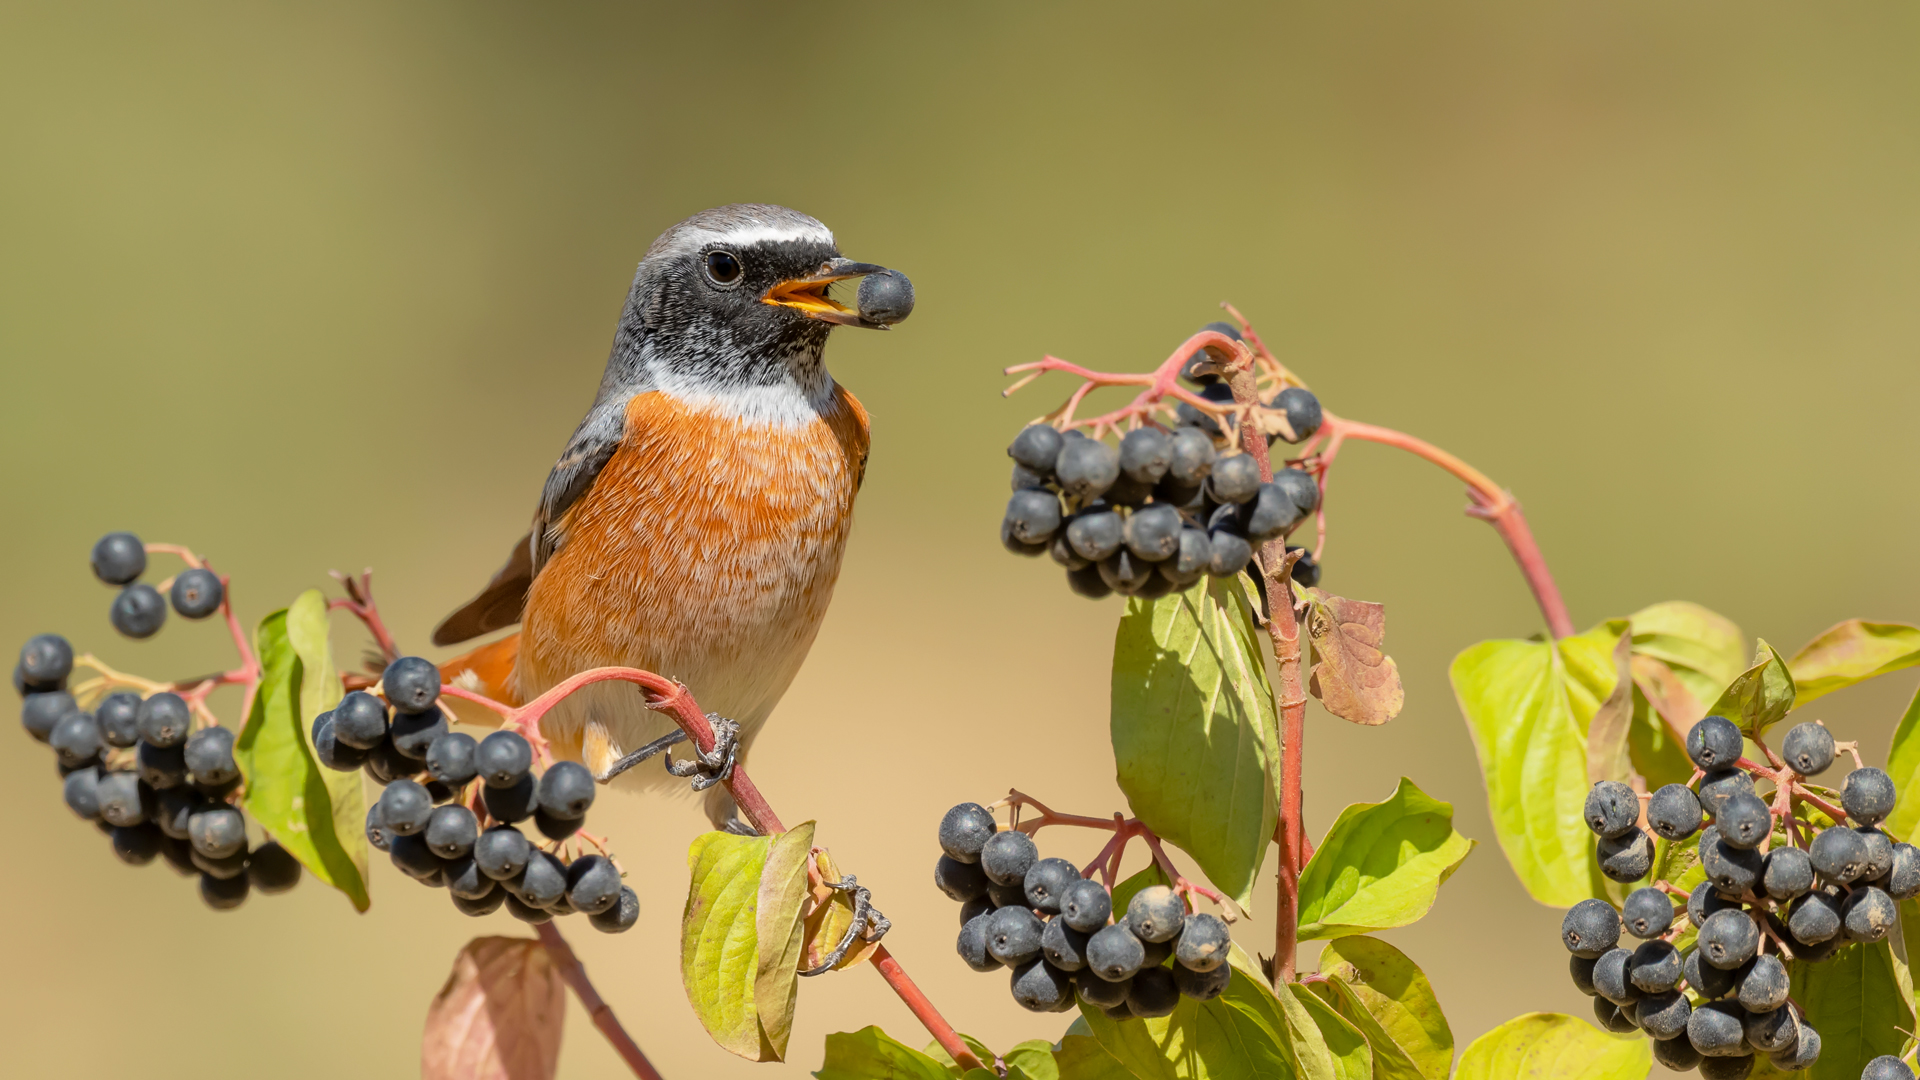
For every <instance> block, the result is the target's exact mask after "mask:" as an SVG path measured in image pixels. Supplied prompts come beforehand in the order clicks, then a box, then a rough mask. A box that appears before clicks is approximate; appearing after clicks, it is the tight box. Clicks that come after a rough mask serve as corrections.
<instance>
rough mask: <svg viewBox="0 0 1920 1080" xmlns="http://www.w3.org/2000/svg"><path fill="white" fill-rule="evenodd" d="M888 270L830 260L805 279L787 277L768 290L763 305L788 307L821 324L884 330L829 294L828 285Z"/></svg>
mask: <svg viewBox="0 0 1920 1080" xmlns="http://www.w3.org/2000/svg"><path fill="white" fill-rule="evenodd" d="M885 269H886V267H884V266H880V265H878V264H875V263H863V262H854V261H853V260H852V259H828V260H827V261H826V262H824V263H821V264H820V269H819V270H818V271H816V272H815V273H812V274H808V275H807V276H806V277H798V278H788V279H787V280H785V281H782V282H780V283H779V284H778V285H775V286H774V287H773V288H771V289H768V290H767V295H765V296H763V297H761V298H760V302H761V303H763V304H774V305H776V306H778V307H788V308H792V309H794V310H795V311H798V312H800V313H801V314H802V315H805V316H806V317H807V318H809V319H819V320H820V321H821V322H830V323H837V324H838V325H841V326H860V327H865V328H866V329H869V330H884V329H886V327H885V326H884V324H881V323H876V322H869V321H867V320H866V319H863V318H861V317H860V313H859V312H857V311H855V310H853V309H852V308H850V307H848V306H846V305H845V304H842V303H840V302H839V301H838V300H835V299H833V298H832V297H830V296H828V295H827V286H829V285H831V284H833V283H834V282H836V281H845V280H847V279H848V278H857V277H860V276H861V275H863V274H876V273H879V272H880V271H882V270H885Z"/></svg>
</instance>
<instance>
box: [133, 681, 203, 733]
mask: <svg viewBox="0 0 1920 1080" xmlns="http://www.w3.org/2000/svg"><path fill="white" fill-rule="evenodd" d="M134 725H135V727H136V728H137V729H138V730H139V732H140V740H141V741H142V742H144V743H147V744H149V745H151V746H179V745H181V744H183V743H185V742H186V741H187V736H188V735H189V734H190V733H191V732H192V731H193V710H191V709H189V708H187V702H186V699H185V698H183V697H181V696H180V695H179V694H175V693H171V692H169V691H164V690H163V691H161V692H160V693H158V694H155V695H153V696H152V697H150V698H148V699H147V700H145V701H143V702H141V703H140V707H139V709H138V711H137V713H136V715H135V717H134Z"/></svg>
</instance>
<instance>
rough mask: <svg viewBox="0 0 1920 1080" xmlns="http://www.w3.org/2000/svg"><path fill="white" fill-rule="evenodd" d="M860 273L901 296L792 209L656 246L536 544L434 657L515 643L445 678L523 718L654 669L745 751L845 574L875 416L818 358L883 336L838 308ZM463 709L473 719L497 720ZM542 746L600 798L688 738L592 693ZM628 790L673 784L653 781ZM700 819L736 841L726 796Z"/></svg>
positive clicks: (667, 237)
mask: <svg viewBox="0 0 1920 1080" xmlns="http://www.w3.org/2000/svg"><path fill="white" fill-rule="evenodd" d="M866 274H876V275H880V274H886V275H890V276H898V275H897V274H896V272H892V271H887V270H886V268H884V267H880V266H875V265H872V264H868V263H857V262H853V261H851V260H849V259H844V258H842V257H841V256H840V252H839V250H838V248H837V247H836V246H835V244H834V239H833V234H832V233H831V232H830V231H828V229H827V227H826V226H824V225H822V224H821V223H820V222H818V221H816V220H814V219H813V218H811V217H808V216H807V215H805V214H801V213H798V212H796V211H793V210H789V209H787V208H785V207H780V206H765V205H752V204H742V205H735V206H723V207H720V208H718V209H714V210H707V211H703V212H702V213H698V214H695V215H694V216H692V217H690V218H688V219H686V220H685V221H682V222H680V223H679V224H678V225H675V226H673V227H672V228H670V229H668V230H667V231H666V232H665V233H662V234H661V236H660V238H659V239H657V240H655V241H654V242H653V246H652V247H650V248H648V249H647V253H646V257H645V258H643V259H641V260H640V268H639V271H638V272H637V273H636V274H635V275H634V279H633V288H632V289H631V291H630V292H629V293H628V294H627V302H626V306H625V308H624V310H622V312H621V314H620V322H619V326H618V328H617V329H616V331H615V333H614V339H613V350H612V353H611V355H609V356H608V358H607V369H606V374H605V375H604V376H602V378H601V380H600V391H599V393H598V394H597V395H596V396H595V397H594V400H593V407H592V408H591V409H589V410H588V411H587V416H586V419H584V420H582V421H581V422H580V426H579V427H578V428H577V429H576V430H575V431H574V433H573V437H572V438H571V439H569V440H568V442H567V446H566V449H565V450H564V451H562V453H561V454H560V460H559V461H558V462H557V463H556V464H555V465H554V467H553V471H552V473H550V474H549V475H548V477H547V482H546V486H545V488H544V490H542V492H541V494H540V502H539V507H538V508H537V509H536V510H535V511H534V515H533V526H532V528H531V530H530V531H529V532H528V535H527V536H526V537H525V538H524V539H522V540H521V541H520V542H519V543H518V544H516V545H515V546H514V549H513V554H512V556H511V557H510V558H509V559H508V561H507V565H506V566H505V567H504V568H502V569H501V570H500V571H499V573H497V574H495V575H494V578H493V580H492V581H491V582H489V583H488V585H487V587H486V588H485V589H483V590H482V591H481V592H480V594H479V595H478V596H476V597H474V598H473V599H472V600H471V601H469V602H468V603H467V604H466V605H465V606H463V607H461V608H460V609H459V610H458V611H455V612H454V613H453V614H452V615H450V616H448V617H447V619H446V620H445V621H444V622H442V623H441V624H440V626H439V627H438V628H437V629H436V630H435V631H434V635H433V642H434V644H436V645H452V644H456V643H458V642H462V641H466V640H469V639H471V638H475V637H478V636H480V635H482V634H486V633H489V632H492V631H495V630H501V629H504V628H506V627H509V626H512V625H513V624H515V623H518V624H520V629H519V631H518V632H517V633H515V634H513V635H511V636H508V637H505V638H502V639H500V640H498V641H495V642H492V643H490V644H487V645H482V646H480V647H479V648H477V649H474V650H473V651H472V652H469V653H467V654H465V655H464V656H461V657H458V658H457V659H454V660H452V661H449V662H447V663H446V664H443V665H442V673H443V677H444V678H445V679H446V681H448V682H450V683H453V684H455V685H460V686H464V687H467V688H469V689H472V690H475V691H477V692H480V693H484V694H487V695H488V696H491V697H494V698H496V699H499V700H504V701H507V702H510V703H520V702H525V701H528V700H531V699H532V698H534V697H536V696H538V695H539V694H540V693H541V692H543V691H545V690H547V689H549V688H551V687H552V686H553V685H555V684H556V683H559V682H560V681H562V680H564V679H566V678H567V677H568V676H570V675H574V674H576V673H578V672H581V671H585V670H587V669H589V668H595V667H604V666H625V667H639V668H645V669H647V670H649V671H654V672H657V673H659V674H662V675H666V676H669V677H671V678H675V679H678V680H680V681H681V682H683V683H685V684H686V685H687V686H688V687H689V688H690V689H691V690H692V691H693V694H694V696H695V698H696V699H697V700H698V701H699V702H700V705H701V707H702V708H703V709H707V710H711V711H713V712H714V713H717V714H719V715H720V716H722V717H725V718H728V719H730V720H733V721H735V722H736V723H737V724H738V725H739V728H738V739H739V742H740V748H741V750H742V751H744V746H745V743H746V742H747V741H748V740H751V739H752V737H753V735H754V733H755V732H757V731H758V730H759V728H760V726H761V725H762V724H763V723H765V722H766V719H767V716H768V714H770V713H771V712H772V711H773V708H774V706H775V705H776V704H778V702H779V701H780V697H781V695H782V694H784V693H785V692H786V689H787V686H788V685H789V684H790V683H792V681H793V677H794V675H795V674H796V673H798V671H799V670H800V664H801V662H802V661H804V660H805V659H806V655H807V650H808V649H809V648H810V647H811V646H812V645H813V639H814V635H815V634H816V633H817V632H818V631H819V629H820V622H821V619H822V618H823V617H824V616H825V614H826V610H827V602H828V600H830V599H831V598H832V596H833V586H834V582H835V580H836V579H837V578H838V577H839V575H840V557H841V554H842V552H843V551H844V549H845V547H846V542H847V532H848V529H849V527H850V525H851V522H852V513H853V499H854V495H855V494H856V493H858V492H859V490H860V482H861V480H862V478H863V476H864V474H865V472H866V464H867V445H868V439H867V413H866V410H865V409H863V408H861V406H860V403H859V402H858V401H857V400H855V399H854V396H853V395H852V394H850V393H848V392H847V391H846V390H845V389H843V388H842V387H840V386H839V385H838V384H836V383H835V382H834V381H833V377H832V376H831V375H829V374H828V373H827V369H826V365H825V363H824V362H823V360H822V352H823V350H824V349H825V346H826V343H827V334H828V332H829V331H831V330H832V329H833V328H834V327H835V326H864V327H869V328H879V329H884V328H885V323H883V322H876V321H874V319H869V318H863V317H862V316H861V315H860V313H859V312H858V311H855V310H852V309H849V308H848V307H846V306H845V305H843V304H841V303H839V302H838V301H836V300H834V299H833V298H831V297H830V296H829V295H828V287H829V286H830V285H832V284H833V283H834V282H837V281H842V280H845V279H848V278H854V277H859V276H862V275H866ZM902 280H904V279H902ZM909 288H910V286H909ZM909 295H910V293H909ZM908 303H909V305H910V303H911V301H910V300H909V301H908ZM877 317H878V318H884V319H886V320H888V321H897V319H898V318H904V317H905V316H904V313H903V312H901V311H899V310H897V307H889V308H888V309H886V310H885V311H884V312H883V313H881V314H880V315H878V316H877ZM471 710H472V707H471V706H468V709H467V710H463V711H462V714H461V715H462V719H469V718H471V719H473V720H475V721H478V722H483V723H484V722H488V721H489V719H490V717H488V716H485V715H481V714H479V713H477V712H473V711H471ZM542 728H543V731H544V733H545V734H546V736H547V738H548V739H549V740H551V741H552V743H553V746H554V749H555V752H556V753H557V754H560V755H563V756H567V757H573V758H577V759H578V760H579V761H581V762H582V763H583V764H585V765H586V766H587V768H588V769H589V770H591V771H592V772H593V774H594V775H595V776H596V777H598V778H599V779H601V780H602V781H605V780H608V779H610V778H611V776H612V774H613V773H615V772H616V771H618V770H621V769H623V768H625V767H626V765H630V764H631V762H630V761H626V760H624V759H628V758H629V756H630V755H632V754H633V752H634V751H635V750H637V749H639V748H641V747H643V746H645V745H646V744H648V743H650V742H652V741H653V740H655V739H658V738H660V737H662V736H665V735H668V734H670V733H672V732H674V731H675V730H676V729H675V728H674V726H673V724H672V722H671V721H669V720H667V719H665V718H664V717H662V716H660V715H658V714H656V713H654V712H651V711H649V710H648V709H647V708H645V706H644V698H643V696H642V694H641V692H640V690H639V689H638V688H637V687H634V686H632V685H630V684H625V683H600V684H596V685H594V686H590V687H587V688H585V689H584V690H582V691H581V692H579V693H577V694H574V695H573V696H571V697H569V698H568V699H566V700H565V701H564V702H562V703H561V704H560V705H558V706H556V707H555V708H554V710H553V711H552V712H550V713H548V714H547V716H546V718H545V720H544V721H543V724H542ZM623 775H624V776H626V777H640V778H642V782H643V783H646V784H649V785H659V784H663V783H668V782H671V781H672V777H671V776H670V775H669V774H668V773H667V772H666V771H665V770H662V769H635V770H632V771H628V772H624V773H623ZM680 783H684V781H681V782H680ZM707 812H708V816H709V817H711V818H712V819H713V820H714V823H715V825H716V826H719V827H728V826H729V825H730V824H731V825H733V826H734V827H738V823H737V822H734V821H733V813H734V807H733V805H732V801H731V799H730V798H727V797H726V792H725V789H724V788H723V787H715V788H712V790H711V791H710V792H709V795H708V801H707Z"/></svg>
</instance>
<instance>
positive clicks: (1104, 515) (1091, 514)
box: [1067, 507, 1126, 562]
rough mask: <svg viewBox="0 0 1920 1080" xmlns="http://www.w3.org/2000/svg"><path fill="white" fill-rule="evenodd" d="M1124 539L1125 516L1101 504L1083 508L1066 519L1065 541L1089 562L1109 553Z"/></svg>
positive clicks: (1103, 557)
mask: <svg viewBox="0 0 1920 1080" xmlns="http://www.w3.org/2000/svg"><path fill="white" fill-rule="evenodd" d="M1125 540H1126V519H1125V518H1122V517H1121V516H1120V515H1119V514H1118V513H1117V512H1115V511H1113V510H1108V509H1105V508H1104V507H1098V508H1093V509H1088V510H1083V511H1081V512H1080V513H1078V514H1075V515H1073V517H1072V518H1071V519H1069V520H1068V521H1067V543H1068V544H1069V545H1071V546H1072V548H1073V552H1074V554H1076V555H1078V556H1080V557H1081V558H1083V559H1086V560H1088V561H1090V562H1099V561H1100V560H1102V559H1105V558H1108V557H1110V556H1112V555H1113V554H1114V553H1115V552H1117V551H1119V550H1120V545H1121V544H1122V543H1124V542H1125Z"/></svg>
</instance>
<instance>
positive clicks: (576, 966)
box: [539, 922, 664, 1080]
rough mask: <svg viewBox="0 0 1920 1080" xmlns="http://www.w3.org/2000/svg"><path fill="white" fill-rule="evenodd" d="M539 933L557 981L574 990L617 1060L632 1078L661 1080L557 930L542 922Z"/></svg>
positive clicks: (551, 924) (582, 1006) (584, 966)
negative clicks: (559, 979) (558, 977)
mask: <svg viewBox="0 0 1920 1080" xmlns="http://www.w3.org/2000/svg"><path fill="white" fill-rule="evenodd" d="M539 930H540V943H541V944H542V945H545V946H546V947H547V955H548V956H551V957H552V958H553V963H554V966H555V967H557V968H559V969H560V977H561V978H563V979H565V980H567V985H568V986H570V987H572V988H573V995H574V996H575V997H577V998H579V999H580V1006H581V1008H584V1009H586V1010H587V1016H588V1018H589V1019H591V1020H592V1021H593V1026H594V1027H596V1028H599V1029H600V1034H601V1035H604V1036H605V1037H606V1040H607V1042H608V1043H609V1044H610V1045H611V1046H612V1047H613V1052H614V1053H616V1054H619V1055H620V1060H622V1061H624V1062H626V1063H627V1068H629V1069H631V1070H633V1075H635V1076H637V1077H639V1078H640V1080H664V1078H663V1077H662V1076H661V1075H660V1070H658V1069H656V1068H654V1067H653V1062H651V1061H648V1060H647V1055H646V1054H645V1053H643V1052H642V1051H641V1049H640V1045H639V1044H638V1043H636V1042H634V1041H633V1036H631V1035H628V1034H627V1029H626V1028H623V1027H621V1026H620V1020H619V1018H618V1017H616V1016H614V1015H613V1007H612V1006H610V1005H608V1004H607V1002H606V999H604V998H602V997H601V996H600V992H599V991H598V990H595V989H594V988H593V981H592V980H590V979H588V978H587V968H586V965H584V964H582V963H581V962H580V958H579V957H578V956H576V955H574V952H573V947H572V946H571V945H568V944H567V939H566V938H564V937H562V936H561V935H560V929H559V927H556V926H554V925H553V923H551V922H544V923H541V924H540V927H539Z"/></svg>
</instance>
